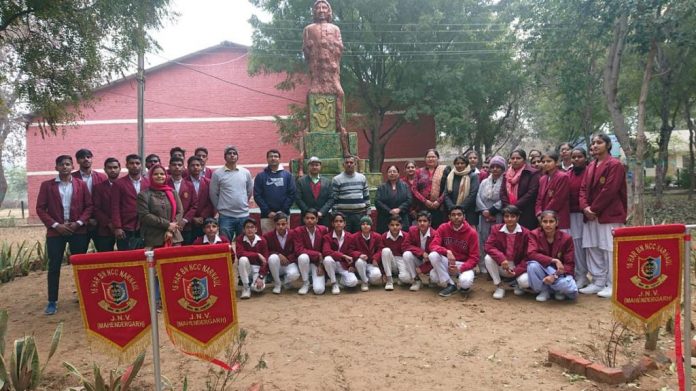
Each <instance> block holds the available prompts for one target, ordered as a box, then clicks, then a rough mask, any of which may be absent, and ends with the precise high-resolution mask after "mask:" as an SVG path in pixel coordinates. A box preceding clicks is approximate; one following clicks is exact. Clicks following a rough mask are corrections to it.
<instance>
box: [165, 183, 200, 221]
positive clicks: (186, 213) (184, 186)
mask: <svg viewBox="0 0 696 391" xmlns="http://www.w3.org/2000/svg"><path fill="white" fill-rule="evenodd" d="M167 184H168V185H169V186H170V187H171V188H172V189H175V187H174V181H173V180H172V178H169V180H168V181H167ZM179 199H180V200H181V207H182V208H183V209H184V210H183V218H184V219H186V221H188V223H186V225H185V226H184V231H190V230H191V227H192V226H193V218H194V217H195V216H196V210H198V195H196V188H195V187H194V186H193V182H191V181H188V180H186V179H183V178H182V179H181V185H180V186H179Z"/></svg>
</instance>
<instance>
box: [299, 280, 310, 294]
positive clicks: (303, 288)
mask: <svg viewBox="0 0 696 391" xmlns="http://www.w3.org/2000/svg"><path fill="white" fill-rule="evenodd" d="M307 292H309V282H305V283H303V284H302V286H301V287H300V290H298V291H297V293H298V294H300V295H306V294H307Z"/></svg>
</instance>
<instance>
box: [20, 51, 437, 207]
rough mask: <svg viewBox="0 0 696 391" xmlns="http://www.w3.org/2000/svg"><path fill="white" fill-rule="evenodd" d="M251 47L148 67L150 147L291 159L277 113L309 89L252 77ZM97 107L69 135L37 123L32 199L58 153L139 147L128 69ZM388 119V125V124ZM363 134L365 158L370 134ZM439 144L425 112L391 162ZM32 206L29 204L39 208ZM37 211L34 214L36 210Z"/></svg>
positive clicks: (256, 161)
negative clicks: (46, 131)
mask: <svg viewBox="0 0 696 391" xmlns="http://www.w3.org/2000/svg"><path fill="white" fill-rule="evenodd" d="M248 50H249V48H248V47H246V46H241V45H237V44H233V43H228V42H224V43H222V44H220V45H217V46H213V47H211V48H208V49H204V50H201V51H199V52H195V53H192V54H190V55H187V56H184V57H181V58H179V59H176V60H173V61H170V62H167V63H164V64H161V65H159V66H156V67H153V68H150V69H148V70H146V84H145V154H146V155H147V154H150V153H156V154H158V155H159V156H160V157H161V158H162V160H163V162H165V163H166V162H167V160H168V156H169V149H170V148H171V147H173V146H180V147H182V148H184V149H185V150H186V152H187V153H186V156H187V157H188V156H190V155H191V154H193V152H194V149H195V148H196V147H198V146H205V147H207V148H208V150H209V152H210V154H209V160H208V166H210V167H212V168H216V167H220V166H221V165H223V164H224V159H223V149H224V148H225V146H226V145H229V144H233V145H236V146H238V148H239V153H240V160H239V161H240V165H242V166H245V167H247V168H249V169H250V170H251V171H252V174H253V173H256V172H258V171H259V170H261V169H262V168H263V167H265V166H266V159H265V153H266V151H267V150H268V149H271V148H277V149H279V150H280V151H281V153H282V161H283V162H284V164H285V165H286V166H287V162H288V161H289V160H290V159H294V158H297V157H298V156H299V152H298V151H297V150H296V149H295V148H294V147H292V146H291V145H283V144H281V143H280V136H279V135H278V131H277V126H276V124H275V122H274V117H273V116H274V115H280V116H283V115H288V114H289V110H288V105H289V104H291V103H296V104H303V103H304V102H305V99H306V89H305V88H302V86H299V87H298V88H296V89H295V90H293V91H279V90H277V89H276V88H275V86H276V85H277V84H278V83H279V82H280V81H282V80H284V75H281V74H275V75H261V76H256V77H251V76H249V74H248V72H247V61H248ZM95 95H96V98H97V100H96V101H95V102H94V103H93V105H92V107H87V108H85V109H84V110H83V114H84V118H83V119H82V120H81V121H78V122H77V124H76V125H77V126H75V127H69V128H66V132H65V134H59V135H57V136H52V135H51V136H46V137H45V138H42V137H41V135H40V134H39V133H38V128H37V127H36V126H31V127H30V128H29V131H28V132H27V175H28V187H29V188H28V193H29V194H28V199H29V202H30V204H33V202H34V201H35V200H36V196H37V194H38V189H39V185H40V183H41V182H42V181H44V180H46V179H49V178H51V177H53V176H55V175H56V173H55V171H54V167H55V158H56V157H57V156H58V155H62V154H68V155H72V156H74V154H75V151H77V150H78V149H80V148H89V149H90V150H91V151H92V152H93V153H94V162H95V163H94V168H95V169H101V168H102V163H103V161H104V159H106V158H107V157H111V156H113V157H116V158H118V159H119V160H121V165H122V166H125V162H124V161H123V160H124V159H125V156H126V155H128V154H130V153H137V82H136V80H135V77H134V76H129V77H126V78H124V79H121V80H118V81H116V82H114V83H111V84H109V85H106V86H103V87H101V88H99V89H98V90H97V91H96V93H95ZM387 126H388V124H387ZM358 135H359V149H360V155H361V157H363V158H365V157H366V155H367V151H368V144H367V140H366V139H365V138H364V135H363V134H362V132H358ZM434 146H435V123H434V120H433V119H432V118H424V119H423V120H422V121H420V123H418V124H406V125H405V126H403V127H402V129H400V130H399V132H398V133H397V134H396V135H395V136H394V137H393V138H392V140H391V141H390V143H389V145H388V146H387V148H386V159H387V160H386V162H385V164H386V163H391V162H403V161H405V160H409V159H418V160H420V159H422V156H423V154H424V151H425V150H426V149H428V148H433V147H434ZM32 208H33V205H31V206H30V210H32V212H33V209H32ZM32 214H33V213H32Z"/></svg>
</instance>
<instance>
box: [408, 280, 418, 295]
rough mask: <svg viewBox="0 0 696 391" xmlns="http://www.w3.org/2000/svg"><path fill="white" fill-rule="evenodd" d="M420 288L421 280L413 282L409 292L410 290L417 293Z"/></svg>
mask: <svg viewBox="0 0 696 391" xmlns="http://www.w3.org/2000/svg"><path fill="white" fill-rule="evenodd" d="M420 288H421V280H416V281H414V282H413V284H411V287H410V288H408V290H410V291H411V292H417V291H419V290H420Z"/></svg>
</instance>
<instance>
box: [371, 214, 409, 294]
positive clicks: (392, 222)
mask: <svg viewBox="0 0 696 391" xmlns="http://www.w3.org/2000/svg"><path fill="white" fill-rule="evenodd" d="M402 221H403V220H401V216H399V215H391V216H389V221H387V227H388V229H387V232H385V233H383V234H382V254H380V257H379V260H380V264H381V265H382V270H384V275H385V276H386V277H387V282H386V283H385V284H384V289H385V290H387V291H391V290H393V289H394V277H393V272H398V274H397V275H398V276H399V281H401V282H402V283H404V284H413V278H415V277H416V276H413V277H411V275H410V273H409V271H408V270H407V269H406V263H405V262H404V250H403V245H404V240H405V235H404V232H403V231H402V229H403V225H402ZM414 274H415V273H414Z"/></svg>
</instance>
